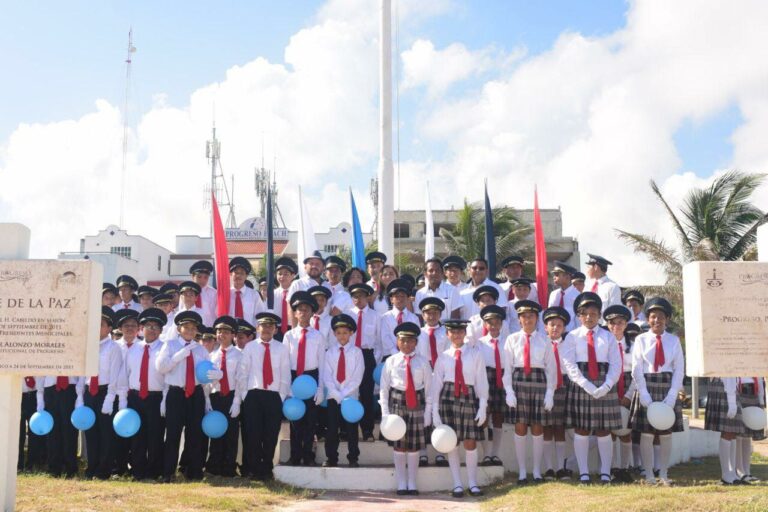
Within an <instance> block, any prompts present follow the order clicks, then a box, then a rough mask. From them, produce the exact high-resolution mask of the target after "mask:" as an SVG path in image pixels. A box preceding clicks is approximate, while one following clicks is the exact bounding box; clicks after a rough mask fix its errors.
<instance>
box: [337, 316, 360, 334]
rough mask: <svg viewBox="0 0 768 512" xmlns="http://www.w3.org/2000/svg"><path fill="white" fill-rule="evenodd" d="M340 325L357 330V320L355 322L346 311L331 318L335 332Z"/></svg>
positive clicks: (353, 330)
mask: <svg viewBox="0 0 768 512" xmlns="http://www.w3.org/2000/svg"><path fill="white" fill-rule="evenodd" d="M338 327H346V328H348V329H349V330H351V331H352V332H356V331H357V322H355V319H354V318H352V317H351V316H349V315H347V314H346V313H341V314H339V315H336V316H334V317H333V318H331V330H332V331H334V332H335V331H336V328H338Z"/></svg>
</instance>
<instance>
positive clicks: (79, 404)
mask: <svg viewBox="0 0 768 512" xmlns="http://www.w3.org/2000/svg"><path fill="white" fill-rule="evenodd" d="M82 406H83V397H81V396H78V397H77V398H76V399H75V409H77V408H78V407H82Z"/></svg>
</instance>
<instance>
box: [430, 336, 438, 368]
mask: <svg viewBox="0 0 768 512" xmlns="http://www.w3.org/2000/svg"><path fill="white" fill-rule="evenodd" d="M428 332H429V353H430V356H431V361H430V364H431V365H432V368H434V367H435V361H437V338H436V337H435V328H434V327H430V328H429V329H428Z"/></svg>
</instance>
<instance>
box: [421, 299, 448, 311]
mask: <svg viewBox="0 0 768 512" xmlns="http://www.w3.org/2000/svg"><path fill="white" fill-rule="evenodd" d="M419 309H420V310H422V311H427V310H430V309H436V310H438V311H444V310H445V302H443V301H442V299H440V298H439V297H427V298H425V299H421V302H419Z"/></svg>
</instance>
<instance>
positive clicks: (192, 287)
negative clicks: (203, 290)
mask: <svg viewBox="0 0 768 512" xmlns="http://www.w3.org/2000/svg"><path fill="white" fill-rule="evenodd" d="M186 291H193V292H195V294H197V295H200V285H199V284H197V283H196V282H194V281H184V282H183V283H181V284H180V285H179V293H184V292H186Z"/></svg>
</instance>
